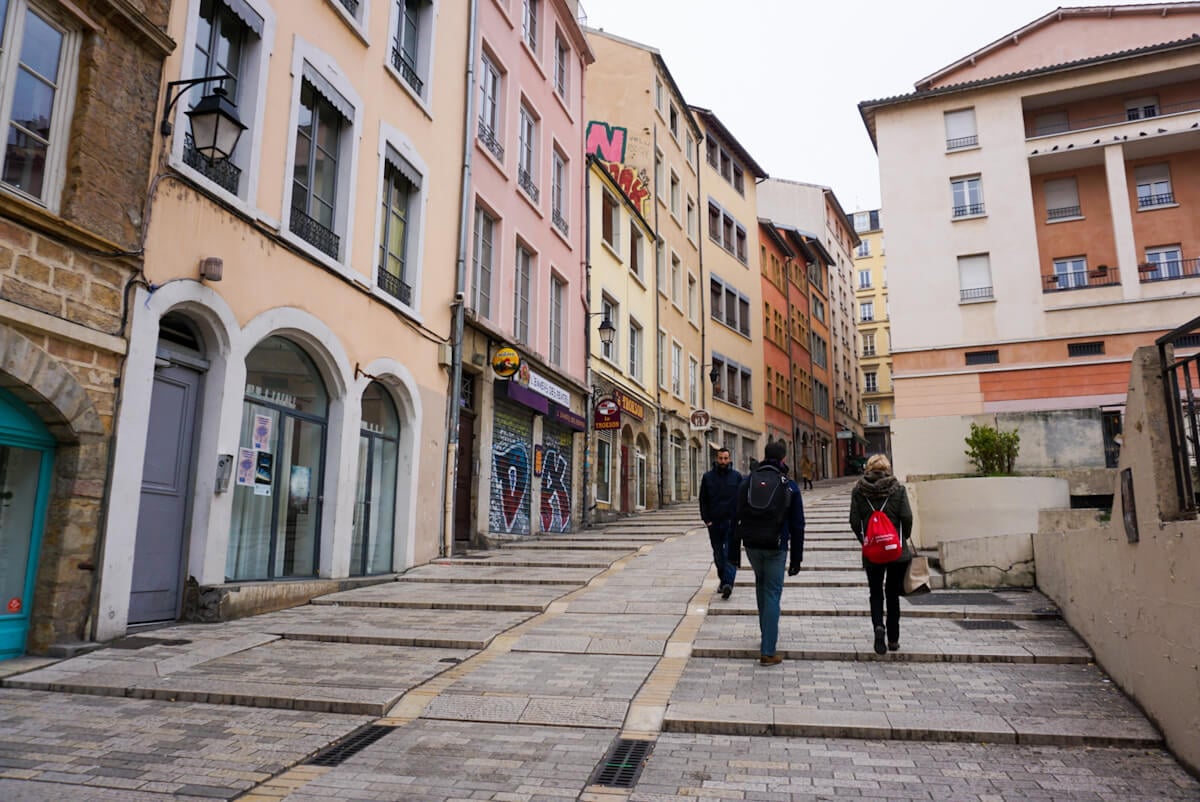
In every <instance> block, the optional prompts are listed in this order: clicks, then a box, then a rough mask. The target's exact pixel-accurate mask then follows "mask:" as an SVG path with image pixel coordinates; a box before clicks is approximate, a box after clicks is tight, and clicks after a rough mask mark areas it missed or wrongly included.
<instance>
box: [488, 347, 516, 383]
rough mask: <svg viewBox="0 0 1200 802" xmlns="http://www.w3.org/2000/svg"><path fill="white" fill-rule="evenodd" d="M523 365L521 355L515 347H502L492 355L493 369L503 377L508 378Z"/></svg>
mask: <svg viewBox="0 0 1200 802" xmlns="http://www.w3.org/2000/svg"><path fill="white" fill-rule="evenodd" d="M520 367H521V355H520V354H518V353H517V351H516V349H515V348H501V349H500V350H499V351H497V352H496V354H495V356H493V357H492V371H493V372H495V374H496V375H497V376H499V377H500V378H501V379H507V378H508V377H509V376H512V375H513V374H514V373H516V372H517V370H519V369H520Z"/></svg>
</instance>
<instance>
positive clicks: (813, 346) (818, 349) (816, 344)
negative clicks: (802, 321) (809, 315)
mask: <svg viewBox="0 0 1200 802" xmlns="http://www.w3.org/2000/svg"><path fill="white" fill-rule="evenodd" d="M809 338H810V342H809V346H808V350H809V353H811V354H812V362H813V364H814V365H816V366H817V367H819V368H823V367H826V366H827V365H828V364H829V344H828V343H826V342H825V338H824V337H822V336H821V335H820V334H817V333H816V332H815V331H814V332H812V333H811V334H810V335H809Z"/></svg>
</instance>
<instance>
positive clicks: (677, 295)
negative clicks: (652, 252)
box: [667, 248, 688, 314]
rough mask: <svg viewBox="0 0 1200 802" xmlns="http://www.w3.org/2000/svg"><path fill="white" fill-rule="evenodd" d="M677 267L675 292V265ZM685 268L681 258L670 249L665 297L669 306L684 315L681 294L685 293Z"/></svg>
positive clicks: (676, 252)
mask: <svg viewBox="0 0 1200 802" xmlns="http://www.w3.org/2000/svg"><path fill="white" fill-rule="evenodd" d="M676 264H678V265H679V288H678V292H676V287H675V280H674V279H675V272H674V267H675V265H676ZM687 272H688V271H687V268H685V267H684V266H683V257H682V256H680V255H679V252H678V251H676V250H675V249H674V248H672V249H671V253H670V255H669V258H668V259H667V293H668V295H667V297H668V298H670V299H671V306H673V307H675V309H676V310H677V311H678V312H679V313H680V314H684V310H683V294H684V293H685V292H687V285H686V283H685V282H686V280H687V279H686V276H687Z"/></svg>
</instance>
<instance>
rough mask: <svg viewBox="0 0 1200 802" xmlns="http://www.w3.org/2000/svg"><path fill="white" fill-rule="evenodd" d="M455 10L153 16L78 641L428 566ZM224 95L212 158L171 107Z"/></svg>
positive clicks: (257, 2)
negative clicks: (148, 98) (158, 72)
mask: <svg viewBox="0 0 1200 802" xmlns="http://www.w3.org/2000/svg"><path fill="white" fill-rule="evenodd" d="M466 12H467V6H466V4H460V3H449V2H428V3H417V4H413V3H400V2H386V1H385V0H374V2H363V3H357V4H355V3H341V2H325V0H289V2H287V3H282V2H278V1H274V2H272V1H271V0H179V1H178V2H175V3H174V4H173V5H172V7H171V11H170V18H169V23H168V26H167V30H168V33H169V35H170V36H171V38H172V39H173V40H174V41H175V42H176V43H178V46H177V47H176V48H175V49H174V51H173V53H172V54H171V55H170V57H169V58H168V59H167V60H166V63H165V67H164V72H163V76H162V82H163V83H162V97H160V98H159V99H158V101H157V104H158V108H159V109H162V108H163V107H164V106H169V108H170V112H169V114H168V116H167V120H166V121H167V122H168V123H170V126H164V127H163V129H162V131H159V132H156V134H155V137H154V139H155V143H156V153H155V159H156V162H155V163H156V171H155V172H156V175H155V177H154V178H153V180H152V182H151V185H150V192H151V195H152V198H151V202H150V205H149V209H150V217H149V220H148V234H147V237H146V242H145V269H144V275H145V285H142V286H140V287H138V288H137V289H136V290H135V291H133V293H132V294H131V298H130V304H129V309H130V318H129V322H128V338H129V346H128V348H129V350H128V356H127V360H126V363H125V366H124V372H123V375H122V381H121V387H120V392H121V398H120V404H119V406H118V408H117V411H116V418H115V429H116V443H115V451H114V457H113V470H112V476H113V478H112V484H111V491H110V503H109V504H108V505H107V518H106V520H105V532H106V538H105V543H104V549H103V553H102V554H101V565H100V569H101V582H100V588H99V603H98V604H99V609H98V612H97V615H96V624H95V631H94V633H93V635H94V637H96V638H97V639H109V638H112V637H114V636H117V635H120V634H121V633H122V632H124V631H125V629H126V627H128V626H131V625H134V624H143V623H149V622H153V621H158V620H173V619H175V618H176V617H178V616H179V615H181V614H183V615H186V616H190V617H194V618H200V619H210V618H212V617H226V616H231V615H234V616H235V615H239V614H244V613H246V612H252V611H261V610H264V609H272V608H277V607H282V606H287V605H289V604H295V603H297V602H299V601H303V600H304V599H306V598H308V597H310V596H312V595H314V594H316V593H320V592H325V591H327V590H328V589H329V588H330V587H331V586H332V583H333V581H334V580H344V579H346V578H348V577H357V576H367V575H374V574H386V573H390V572H394V571H398V570H401V569H404V568H407V567H409V566H411V565H414V564H416V563H420V562H423V561H426V560H428V559H430V558H431V557H435V556H437V555H438V554H439V553H441V552H443V551H444V534H445V533H444V531H443V516H442V510H441V504H440V502H439V500H440V499H441V497H442V477H443V473H444V471H443V467H444V460H445V454H446V452H445V449H446V396H447V389H448V388H447V384H448V374H447V371H446V370H445V368H444V367H443V365H442V364H441V362H443V361H444V360H440V355H442V354H443V353H444V346H445V344H446V342H447V340H448V337H449V334H450V313H449V309H450V302H451V300H452V299H453V296H454V291H455V286H454V264H455V255H456V242H457V230H456V229H457V226H456V223H455V221H457V220H458V218H459V208H460V198H461V195H460V191H459V187H460V186H461V183H462V173H461V155H462V153H461V144H462V142H463V131H464V113H463V108H464V98H465V96H466V86H465V79H464V76H465V74H466V70H465V69H464V65H466V64H467V49H468V47H467V37H466V31H467V29H468V23H469V20H468V18H467V13H466ZM225 75H227V76H229V77H228V78H226V79H225V80H224V81H223V82H221V81H212V80H204V81H201V82H199V83H197V84H195V85H194V86H189V85H180V84H176V82H178V81H186V80H189V79H208V78H210V77H212V76H225ZM221 83H223V88H224V90H225V100H226V101H227V102H229V103H232V104H233V107H232V109H233V112H234V114H235V115H236V117H237V118H238V119H239V120H240V122H241V124H242V125H244V126H245V131H244V132H243V133H242V134H241V137H240V139H239V140H238V141H237V143H236V147H235V148H234V149H233V151H232V153H231V154H229V156H228V158H224V157H222V156H221V155H220V154H216V157H215V158H210V156H209V155H206V153H205V151H204V150H202V149H201V147H200V145H201V143H200V142H199V141H197V140H194V139H193V138H192V137H191V135H190V134H191V131H190V127H189V119H188V112H189V110H191V109H192V108H193V107H194V106H195V105H196V104H197V103H198V102H199V101H200V100H201V98H202V97H204V96H207V95H212V94H213V93H212V90H213V89H214V88H215V87H217V86H218V85H220V84H221ZM214 100H215V99H214ZM168 101H174V102H173V103H168ZM163 132H167V133H163ZM448 144H449V145H450V146H448ZM189 587H190V588H191V590H190V591H189V590H188V588H189Z"/></svg>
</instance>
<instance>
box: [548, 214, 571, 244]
mask: <svg viewBox="0 0 1200 802" xmlns="http://www.w3.org/2000/svg"><path fill="white" fill-rule="evenodd" d="M550 221H551V222H552V223H554V227H555V228H557V229H558V230H559V231H561V232H562V235H563V236H564V237H567V236H570V226H569V225H568V223H567V218H565V217H563V214H562V210H561V209H555V210H554V211H552V212H551V213H550Z"/></svg>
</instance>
